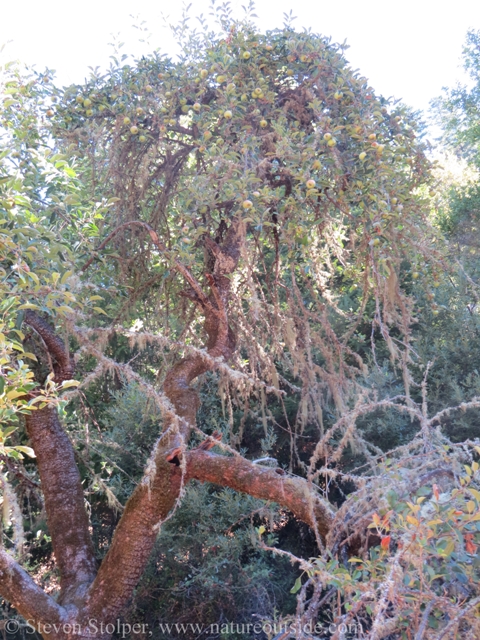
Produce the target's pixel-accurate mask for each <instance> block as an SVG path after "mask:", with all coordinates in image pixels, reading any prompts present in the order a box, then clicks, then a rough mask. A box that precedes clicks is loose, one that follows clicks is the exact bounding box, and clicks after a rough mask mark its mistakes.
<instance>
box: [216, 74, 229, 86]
mask: <svg viewBox="0 0 480 640" xmlns="http://www.w3.org/2000/svg"><path fill="white" fill-rule="evenodd" d="M226 79H227V78H226V76H222V75H219V76H217V82H218V84H223V83H224V82H225V81H226Z"/></svg>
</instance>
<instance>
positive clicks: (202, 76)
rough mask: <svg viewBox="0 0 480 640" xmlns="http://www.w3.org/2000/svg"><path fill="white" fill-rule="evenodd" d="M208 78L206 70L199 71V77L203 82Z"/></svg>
mask: <svg viewBox="0 0 480 640" xmlns="http://www.w3.org/2000/svg"><path fill="white" fill-rule="evenodd" d="M207 76H208V70H207V69H201V70H200V77H201V78H202V79H203V80H205V78H206V77H207Z"/></svg>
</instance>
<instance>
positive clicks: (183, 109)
mask: <svg viewBox="0 0 480 640" xmlns="http://www.w3.org/2000/svg"><path fill="white" fill-rule="evenodd" d="M188 111H189V106H188V104H184V105H183V106H182V113H188Z"/></svg>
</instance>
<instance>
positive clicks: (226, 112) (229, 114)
mask: <svg viewBox="0 0 480 640" xmlns="http://www.w3.org/2000/svg"><path fill="white" fill-rule="evenodd" d="M232 116H233V113H232V112H231V111H225V112H224V114H223V117H224V118H225V119H226V120H231V119H232Z"/></svg>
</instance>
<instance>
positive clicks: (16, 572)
mask: <svg viewBox="0 0 480 640" xmlns="http://www.w3.org/2000/svg"><path fill="white" fill-rule="evenodd" d="M0 588H1V594H2V596H3V597H4V598H5V599H6V600H8V601H9V602H10V603H11V604H12V606H14V607H15V609H16V610H17V611H18V612H19V613H20V614H21V615H22V616H23V617H24V618H25V619H26V620H35V621H40V620H49V621H51V622H52V623H54V624H61V623H63V622H66V620H67V613H66V611H65V609H64V608H63V607H61V606H60V605H59V604H57V603H56V602H55V600H54V599H53V598H51V597H50V596H49V595H47V594H46V593H45V591H44V590H43V589H42V588H41V587H39V586H38V585H37V584H36V583H35V582H34V581H33V580H32V578H31V577H30V576H29V575H28V573H27V572H26V571H24V570H23V569H22V568H21V567H20V565H19V564H18V563H17V562H15V560H14V559H13V558H12V557H11V556H10V555H9V553H8V552H7V551H5V549H0Z"/></svg>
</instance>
